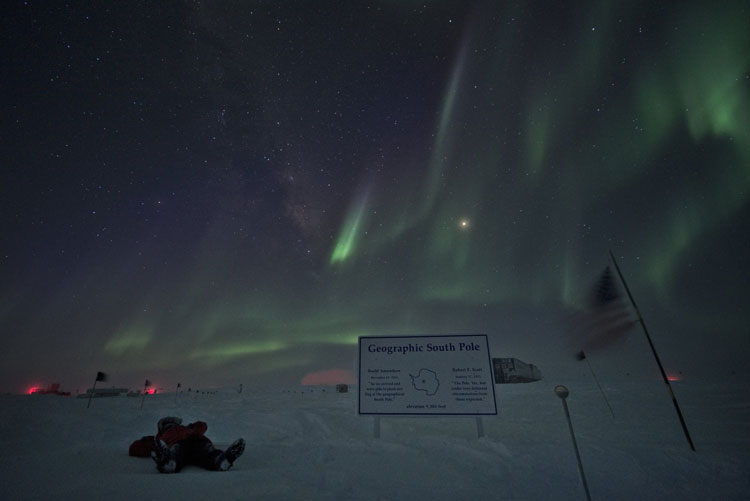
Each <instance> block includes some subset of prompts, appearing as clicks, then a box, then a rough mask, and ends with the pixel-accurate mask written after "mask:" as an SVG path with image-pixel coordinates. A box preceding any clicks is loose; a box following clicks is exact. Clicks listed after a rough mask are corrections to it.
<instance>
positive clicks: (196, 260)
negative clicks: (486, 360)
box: [0, 0, 750, 392]
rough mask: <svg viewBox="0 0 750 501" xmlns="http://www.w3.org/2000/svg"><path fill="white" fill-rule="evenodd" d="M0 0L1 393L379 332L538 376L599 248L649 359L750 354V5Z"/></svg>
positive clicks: (228, 361) (234, 367)
mask: <svg viewBox="0 0 750 501" xmlns="http://www.w3.org/2000/svg"><path fill="white" fill-rule="evenodd" d="M585 4H589V5H585ZM1 8H2V10H3V15H2V21H0V22H1V23H2V30H0V37H2V41H1V47H2V49H0V50H1V51H2V59H3V64H2V80H1V82H2V83H1V85H2V100H3V106H2V109H3V113H2V161H3V168H2V174H1V175H0V224H1V226H0V229H1V231H0V335H1V336H2V348H3V349H2V351H1V352H0V390H1V391H14V392H15V391H23V390H24V389H25V388H27V387H28V386H30V385H43V384H49V383H51V382H60V383H61V384H62V386H63V387H64V388H67V389H68V390H73V391H75V390H76V389H79V388H80V389H81V391H82V390H83V389H84V388H85V387H87V386H90V384H91V383H92V382H93V379H94V376H95V375H96V371H104V372H106V373H107V374H109V376H110V379H109V381H111V383H112V384H116V385H121V386H126V387H127V386H138V385H141V384H142V381H143V379H145V378H149V379H151V381H153V382H154V384H155V385H157V386H159V387H163V388H165V389H169V388H173V387H174V385H175V384H176V383H177V382H181V383H182V384H183V386H185V387H187V386H193V387H208V386H215V385H232V384H237V383H240V382H242V383H244V384H245V385H246V386H247V385H252V384H254V383H262V382H267V381H271V380H277V381H283V382H288V383H298V382H299V381H301V380H302V378H303V377H305V376H306V375H309V374H310V373H313V372H317V371H326V370H330V369H344V370H349V371H353V370H355V368H356V350H357V345H356V343H357V337H358V336H360V335H378V334H383V335H385V334H389V335H393V334H419V333H423V334H437V333H486V334H488V335H489V336H490V346H491V349H492V355H493V356H516V357H519V358H522V359H524V360H526V361H527V362H532V363H536V364H537V365H539V367H540V369H541V370H542V373H545V374H546V375H550V374H554V373H555V371H564V370H565V369H566V368H568V367H575V364H577V363H578V362H576V361H575V360H574V357H573V353H574V352H575V348H576V347H575V346H571V345H570V343H569V342H567V341H566V331H567V330H568V328H567V327H566V324H567V323H568V321H567V320H566V319H567V318H568V317H569V316H570V315H571V312H575V311H577V310H580V309H581V308H582V307H583V306H584V305H585V298H586V296H587V295H588V294H589V292H590V290H591V287H592V286H593V285H594V283H595V282H596V279H597V277H598V276H599V275H600V274H601V272H602V271H603V269H604V268H605V267H606V266H607V265H608V264H611V263H610V260H609V250H610V249H611V250H612V252H613V253H614V255H615V256H616V258H617V260H618V264H619V265H620V267H621V269H622V271H623V273H624V275H625V278H626V280H627V281H628V285H629V286H630V288H631V290H632V292H633V294H634V295H635V298H636V301H637V302H638V306H639V307H640V309H641V312H642V314H643V317H644V320H645V321H646V323H647V325H648V327H649V330H650V332H651V334H652V336H653V338H654V342H655V343H656V345H657V347H658V348H659V349H660V351H661V355H662V358H663V361H664V362H665V365H666V366H667V367H668V369H669V370H673V371H680V372H683V373H684V374H692V373H696V372H697V370H698V368H701V367H702V368H703V369H706V368H707V367H708V368H710V371H711V372H716V373H721V374H722V375H726V374H730V373H732V372H734V371H736V372H742V371H746V370H747V369H746V366H747V362H746V358H747V356H748V355H750V341H749V340H748V334H749V333H750V327H749V326H750V307H748V306H749V305H750V302H749V301H748V286H750V266H749V265H748V259H749V258H750V56H749V55H748V54H750V49H749V48H750V35H749V34H750V7H749V6H748V4H747V2H744V1H737V2H732V1H721V2H696V1H679V2H674V3H673V4H672V5H669V3H668V2H653V1H642V2H636V1H632V2H620V1H598V0H597V1H592V2H505V1H487V2H471V1H424V0H423V1H419V2H417V1H411V0H389V1H379V2H378V1H369V2H365V1H363V2H359V1H350V0H346V1H343V0H342V1H335V2H334V1H284V2H279V1H246V2H245V1H235V2H223V1H222V2H219V1H217V2H208V1H207V2H199V1H191V2H70V3H68V4H66V3H64V2H58V1H54V2H53V1H48V2H36V1H26V2H18V1H16V2H5V3H3V6H2V7H1ZM631 336H632V337H633V338H632V339H630V338H629V339H628V340H626V341H624V342H623V343H622V344H621V346H620V347H619V348H617V347H613V348H610V349H609V350H608V352H607V353H603V354H602V355H601V356H602V357H609V358H611V359H612V360H617V361H618V362H617V363H619V364H621V366H622V367H630V366H632V367H636V366H638V365H639V364H641V363H643V364H651V365H647V366H648V367H652V366H653V367H655V366H654V365H653V359H650V360H649V358H648V357H650V355H648V352H647V351H644V348H643V343H645V341H643V340H642V335H641V333H640V332H639V331H635V332H633V333H632V335H631ZM613 350H614V351H613ZM618 350H619V351H618ZM591 360H595V358H594V357H592V358H591ZM602 360H603V359H602ZM643 360H645V362H643ZM615 365H617V364H615ZM618 367H620V366H618ZM573 370H577V369H573ZM618 370H619V369H618ZM654 370H655V369H654Z"/></svg>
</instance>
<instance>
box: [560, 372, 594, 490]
mask: <svg viewBox="0 0 750 501" xmlns="http://www.w3.org/2000/svg"><path fill="white" fill-rule="evenodd" d="M555 395H557V396H558V397H560V400H562V405H563V410H564V411H565V418H566V419H567V420H568V429H569V430H570V438H571V439H573V449H575V451H576V461H578V473H580V474H581V482H583V490H584V491H586V499H587V500H588V501H591V494H589V486H588V484H587V483H586V474H585V473H584V472H583V464H582V463H581V454H580V453H579V452H578V444H577V443H576V435H575V433H574V432H573V423H572V422H571V421H570V412H568V402H566V401H565V399H566V398H568V395H570V392H569V391H568V388H566V387H565V386H563V385H561V384H558V385H557V386H555Z"/></svg>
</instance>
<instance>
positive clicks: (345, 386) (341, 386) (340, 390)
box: [336, 384, 349, 393]
mask: <svg viewBox="0 0 750 501" xmlns="http://www.w3.org/2000/svg"><path fill="white" fill-rule="evenodd" d="M348 391H349V385H348V384H337V385H336V393H346V392H348Z"/></svg>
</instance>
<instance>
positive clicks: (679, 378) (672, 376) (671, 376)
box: [667, 374, 682, 381]
mask: <svg viewBox="0 0 750 501" xmlns="http://www.w3.org/2000/svg"><path fill="white" fill-rule="evenodd" d="M667 379H669V380H670V381H682V376H681V375H679V374H669V375H668V376H667Z"/></svg>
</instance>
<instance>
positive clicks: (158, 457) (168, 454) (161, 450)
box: [151, 439, 179, 473]
mask: <svg viewBox="0 0 750 501" xmlns="http://www.w3.org/2000/svg"><path fill="white" fill-rule="evenodd" d="M177 447H179V445H177V444H175V445H174V446H173V447H172V448H171V449H170V448H169V447H167V444H165V443H164V442H163V441H162V440H156V439H154V449H153V450H152V451H151V457H152V458H153V459H154V462H155V463H156V469H157V470H159V471H160V472H161V473H177V471H178V468H177Z"/></svg>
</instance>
